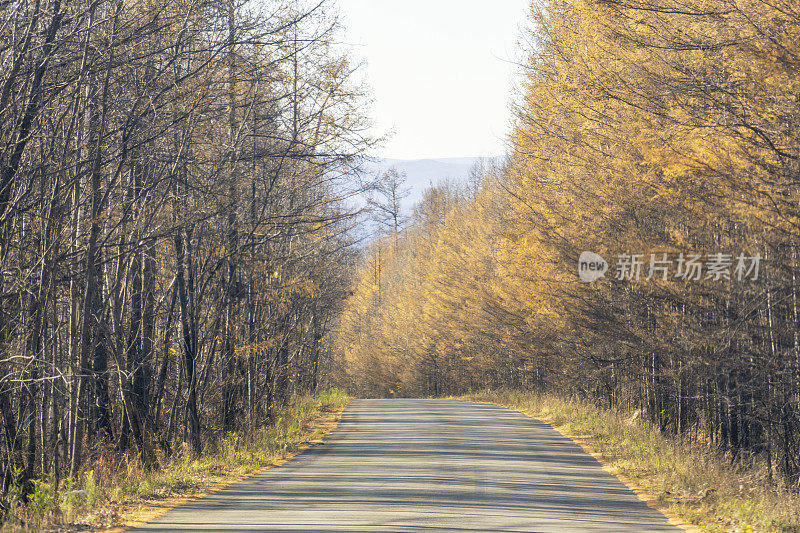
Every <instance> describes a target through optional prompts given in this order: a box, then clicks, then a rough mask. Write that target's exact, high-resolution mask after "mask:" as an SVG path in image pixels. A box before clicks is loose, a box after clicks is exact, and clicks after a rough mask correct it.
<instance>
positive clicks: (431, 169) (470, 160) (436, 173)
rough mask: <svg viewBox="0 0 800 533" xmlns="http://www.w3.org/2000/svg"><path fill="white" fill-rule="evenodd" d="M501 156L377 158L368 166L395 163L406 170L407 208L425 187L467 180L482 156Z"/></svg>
mask: <svg viewBox="0 0 800 533" xmlns="http://www.w3.org/2000/svg"><path fill="white" fill-rule="evenodd" d="M497 159H499V158H498V157H447V158H439V159H377V160H375V161H373V162H371V163H368V164H367V165H366V170H367V171H369V172H372V173H375V174H382V173H384V172H386V171H387V170H389V169H390V168H392V167H394V168H396V169H397V170H398V171H400V172H405V174H406V187H408V188H409V189H410V191H411V192H410V194H409V196H408V198H406V199H405V201H404V202H403V207H404V209H405V210H406V211H407V212H410V210H411V208H412V207H413V206H414V204H416V203H417V202H419V201H420V200H421V199H422V195H423V193H424V192H425V190H426V189H427V188H428V187H430V186H431V185H436V184H437V183H440V182H442V181H444V180H452V181H455V182H464V181H466V180H467V178H468V177H469V173H470V170H471V169H472V168H473V166H474V165H475V164H476V163H477V162H479V161H480V160H486V161H491V160H497Z"/></svg>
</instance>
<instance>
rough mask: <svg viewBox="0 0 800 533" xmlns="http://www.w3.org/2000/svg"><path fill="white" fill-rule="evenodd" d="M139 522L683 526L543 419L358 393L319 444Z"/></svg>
mask: <svg viewBox="0 0 800 533" xmlns="http://www.w3.org/2000/svg"><path fill="white" fill-rule="evenodd" d="M134 531H149V532H152V531H240V532H241V531H272V532H289V531H292V532H297V531H304V532H319V533H328V532H334V531H336V532H344V531H347V532H360V531H372V532H422V531H431V532H437V533H439V532H460V533H465V532H480V533H487V532H503V533H505V532H512V531H514V532H518V531H524V532H527V533H531V532H537V531H552V532H568V531H615V532H624V531H630V532H645V531H680V530H679V529H678V528H675V527H674V526H671V525H669V523H668V522H667V520H666V519H665V518H664V516H663V515H661V514H660V513H659V512H657V511H655V510H653V509H651V508H649V507H647V506H646V505H645V504H644V503H643V502H642V501H640V500H639V499H638V498H637V497H636V496H635V495H634V494H633V493H632V492H630V491H629V490H628V489H627V488H626V487H625V485H623V484H622V483H621V482H620V481H619V480H617V479H616V478H615V477H614V476H612V475H611V474H609V473H607V472H606V471H604V470H603V469H602V468H601V466H600V465H599V463H598V462H597V461H596V460H595V459H594V458H593V457H591V456H590V455H587V454H585V453H584V452H583V451H582V450H581V449H580V448H579V447H578V446H576V445H575V444H573V443H572V441H570V440H569V439H566V438H564V437H562V436H561V435H560V434H559V433H557V432H556V431H554V430H553V429H551V428H550V427H549V426H547V425H545V424H542V423H540V422H537V421H535V420H532V419H530V418H528V417H525V416H523V415H522V414H519V413H517V412H514V411H511V410H508V409H503V408H500V407H494V406H490V405H483V404H472V403H465V402H459V401H456V400H401V399H392V400H356V401H354V402H353V403H352V404H351V405H350V407H348V409H347V410H346V411H345V413H344V416H343V417H342V421H341V423H340V424H339V427H338V428H337V429H336V430H334V431H333V432H332V433H331V435H329V436H328V438H327V439H326V442H325V444H321V445H317V446H314V447H313V448H311V449H309V450H307V451H306V452H305V453H303V454H301V455H299V456H298V457H296V458H295V459H294V460H292V461H290V462H288V463H286V464H285V465H283V466H281V467H278V468H273V469H270V470H267V471H265V472H263V473H261V474H258V475H256V476H253V477H251V478H249V479H247V480H245V481H242V482H239V483H236V484H234V485H231V486H229V487H228V488H226V489H223V490H222V491H220V492H217V493H215V494H213V495H211V496H208V497H205V498H201V499H199V500H195V501H193V502H189V503H187V504H184V505H182V506H180V507H178V508H176V509H173V510H172V511H170V512H168V513H167V514H165V515H164V516H162V517H161V518H159V519H157V520H154V521H153V522H150V523H149V524H147V526H145V527H143V528H139V529H136V530H134Z"/></svg>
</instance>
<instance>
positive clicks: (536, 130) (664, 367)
mask: <svg viewBox="0 0 800 533" xmlns="http://www.w3.org/2000/svg"><path fill="white" fill-rule="evenodd" d="M533 6H534V7H533V8H532V10H531V14H532V24H531V28H530V32H529V33H528V34H527V35H528V37H529V39H528V40H527V50H528V55H527V60H526V62H525V64H524V71H525V83H524V86H523V87H522V88H521V89H522V90H521V91H520V94H519V96H518V97H517V99H516V109H515V111H516V122H515V124H514V129H513V133H512V136H511V141H512V149H511V153H510V155H509V157H508V158H507V160H506V161H505V162H504V163H503V164H501V165H494V166H491V165H489V166H487V168H476V171H475V172H474V176H473V179H472V180H471V182H470V183H469V184H467V185H464V186H458V185H453V184H444V185H442V186H439V187H435V188H433V189H431V190H430V191H428V193H427V195H426V197H425V199H424V200H423V201H422V202H421V203H420V204H419V205H418V206H417V208H416V210H415V213H414V216H413V217H412V218H411V220H410V221H409V222H408V223H407V224H406V225H405V226H404V227H399V228H398V227H397V225H395V227H393V228H392V227H389V228H388V229H387V231H386V232H385V236H384V237H383V238H381V239H379V240H377V241H375V242H374V243H372V244H371V246H370V248H369V250H368V253H367V257H366V259H365V260H364V263H363V265H362V266H361V268H360V273H359V276H358V278H357V280H356V281H355V283H354V287H353V293H352V295H351V296H350V297H349V299H348V301H347V303H346V307H345V310H344V312H343V314H342V317H341V321H340V327H339V328H338V330H337V334H336V340H335V346H336V350H337V353H338V354H339V356H340V361H341V364H342V365H343V368H344V371H345V372H346V374H345V377H344V378H343V379H344V380H345V381H346V383H347V384H348V386H349V387H351V388H352V389H353V390H355V391H358V392H359V393H361V394H365V395H368V396H392V395H397V396H418V395H446V394H457V393H461V392H465V391H468V390H476V389H480V388H485V387H514V388H521V389H535V390H542V391H554V392H556V393H559V394H574V395H578V396H581V397H583V398H590V399H593V400H594V401H596V402H597V403H599V404H601V405H605V406H610V407H613V408H617V409H622V410H628V411H630V412H634V411H636V410H638V411H639V412H640V413H642V414H643V416H644V418H645V419H646V420H648V421H649V422H652V423H653V424H655V425H656V426H657V427H659V428H660V429H661V430H662V431H663V432H666V433H669V434H673V435H678V436H681V437H682V438H684V439H694V440H695V441H698V442H706V443H708V444H710V445H712V446H714V447H715V448H717V449H721V450H723V451H726V452H727V453H729V454H730V455H731V456H733V457H736V456H751V457H761V458H763V460H764V462H765V463H766V464H767V465H768V468H769V473H770V474H773V473H774V474H775V478H776V480H780V481H781V482H783V483H785V484H787V485H788V486H793V487H797V486H798V484H800V302H798V298H800V280H798V279H797V276H798V272H800V270H799V267H800V257H798V254H799V253H800V208H799V206H800V203H798V200H800V140H799V139H798V135H797V132H798V131H800V100H798V95H800V76H798V73H800V8H799V6H798V4H797V3H796V2H794V1H793V0H713V1H712V0H546V1H544V2H534V3H533ZM583 252H594V253H596V254H599V256H601V257H602V258H604V259H605V260H606V261H607V262H608V266H609V269H608V271H607V272H606V273H605V276H604V277H602V278H600V279H598V280H596V281H592V282H589V283H587V282H584V281H582V280H581V278H580V276H579V274H580V272H581V271H580V270H579V258H580V257H581V255H582V254H583ZM589 257H593V256H589Z"/></svg>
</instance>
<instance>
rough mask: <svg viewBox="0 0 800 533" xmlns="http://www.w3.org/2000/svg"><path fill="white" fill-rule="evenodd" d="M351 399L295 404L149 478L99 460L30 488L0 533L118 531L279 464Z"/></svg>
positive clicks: (330, 394)
mask: <svg viewBox="0 0 800 533" xmlns="http://www.w3.org/2000/svg"><path fill="white" fill-rule="evenodd" d="M351 399H352V398H351V397H349V396H348V395H346V394H345V393H344V392H342V391H340V390H337V389H331V390H328V391H325V392H323V393H321V394H319V395H317V396H307V397H300V398H296V399H295V400H294V401H293V402H292V404H291V405H289V406H287V407H286V408H284V409H283V410H281V412H280V413H279V414H278V417H277V420H276V423H275V425H274V426H271V427H265V428H261V429H259V430H257V431H255V432H252V433H251V434H248V435H239V434H236V433H228V434H226V435H223V436H220V437H218V438H216V439H213V440H211V441H208V442H206V443H205V444H204V451H203V454H202V455H201V456H200V457H193V456H192V454H191V453H188V452H185V453H184V452H181V451H178V452H177V453H175V454H173V456H172V457H170V458H169V459H163V460H162V461H161V464H160V467H159V468H158V469H154V470H151V471H145V470H143V469H142V468H141V465H140V464H139V461H138V460H137V459H136V458H135V457H134V458H130V457H129V458H124V459H122V460H119V461H114V462H109V461H104V460H103V459H99V460H98V461H95V463H94V464H93V465H90V467H89V468H87V470H86V471H85V472H84V473H83V475H82V476H81V479H80V480H77V481H76V480H68V481H67V482H62V483H61V484H60V486H59V487H58V488H57V489H54V487H53V486H52V483H48V481H47V480H40V481H36V482H35V487H36V490H35V491H34V493H33V494H32V495H30V496H29V498H28V501H27V503H25V504H22V503H16V504H12V508H11V510H10V513H9V515H10V517H11V518H10V519H9V520H7V522H6V523H5V524H4V525H3V531H46V530H50V531H76V530H95V531H96V530H104V531H124V530H125V529H127V528H129V527H132V526H136V525H138V524H141V523H144V522H146V521H149V520H152V519H154V518H156V517H158V516H161V515H162V514H164V513H165V512H166V511H168V510H169V509H172V508H173V507H175V506H177V505H180V504H181V503H185V502H187V501H189V500H192V499H195V498H198V497H201V496H205V495H208V494H211V493H213V492H216V491H217V490H220V489H221V488H223V487H225V486H227V485H230V484H231V483H234V482H236V481H240V480H242V479H245V478H247V477H249V476H251V475H253V474H256V473H258V472H261V471H263V470H265V469H267V468H269V467H272V466H276V465H280V464H283V463H284V462H286V461H287V460H289V459H291V458H292V457H294V456H295V455H297V454H298V453H300V452H302V451H303V450H305V449H306V448H308V447H309V446H311V445H312V444H314V443H317V442H320V441H321V440H322V438H323V437H324V436H325V435H326V434H327V433H328V432H329V431H331V430H332V429H333V428H335V427H336V425H337V424H338V422H339V419H340V418H341V415H342V412H343V411H344V409H345V408H346V407H347V405H348V404H349V403H350V400H351ZM12 501H13V500H12Z"/></svg>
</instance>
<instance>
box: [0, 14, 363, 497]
mask: <svg viewBox="0 0 800 533" xmlns="http://www.w3.org/2000/svg"><path fill="white" fill-rule="evenodd" d="M339 31H340V30H339V24H338V22H337V18H336V16H335V14H334V13H332V12H331V11H330V9H329V6H327V4H324V3H322V2H314V3H303V2H295V1H283V0H275V1H261V2H249V1H245V0H222V1H209V0H0V64H1V65H2V69H1V70H0V376H1V377H0V415H2V422H1V423H0V441H1V442H0V468H2V489H3V494H5V493H6V491H7V490H8V489H9V486H10V485H11V484H14V486H16V487H17V489H19V487H20V486H21V487H23V489H22V490H25V488H24V487H25V486H26V483H28V481H29V480H31V479H42V478H45V477H47V478H48V479H50V480H51V481H52V482H53V486H54V487H58V486H59V480H61V481H63V480H65V479H66V478H67V477H70V478H72V479H75V478H76V476H79V474H80V473H81V472H82V471H83V470H84V469H87V468H89V467H90V466H89V465H92V464H94V462H95V461H96V460H100V459H102V458H103V457H105V458H106V459H108V460H113V458H114V457H115V456H121V455H122V454H126V453H130V454H131V455H132V456H135V457H138V458H140V460H141V464H142V465H144V466H145V467H147V466H148V464H150V465H152V464H154V458H156V457H163V456H164V455H167V456H168V455H169V454H171V453H173V452H174V451H175V449H176V447H177V445H178V444H180V443H186V444H185V445H181V446H182V447H183V448H188V449H189V450H190V451H194V452H195V453H199V452H200V450H201V448H202V446H203V445H204V442H206V439H207V437H209V436H212V435H215V434H220V433H223V432H226V431H231V430H247V429H248V428H253V427H257V426H260V425H263V424H267V423H269V422H270V420H271V417H272V416H274V413H275V411H276V409H277V408H278V407H280V406H281V405H282V404H283V403H285V402H286V401H287V399H288V398H290V396H291V395H292V394H293V393H294V392H296V391H303V390H313V389H314V388H315V387H316V385H317V380H318V377H319V375H320V368H321V366H323V365H325V364H326V361H327V356H326V354H325V347H324V344H323V342H322V339H323V338H324V336H325V334H326V332H327V331H328V329H329V328H330V326H331V323H332V322H331V321H332V318H333V317H334V316H335V314H336V312H337V309H338V307H339V306H340V303H341V302H342V300H343V298H344V296H345V293H346V291H347V290H348V285H347V283H348V280H347V277H346V276H347V272H348V271H349V270H350V268H351V266H352V265H353V264H354V260H355V256H354V252H353V249H354V248H353V246H352V242H351V241H352V239H353V234H352V232H351V228H352V226H353V224H354V218H353V213H352V212H351V209H348V205H349V204H350V203H351V202H349V200H348V199H349V198H351V197H352V196H353V195H354V194H357V193H359V187H360V186H359V185H358V184H357V180H354V179H353V178H352V176H353V174H354V172H355V171H356V170H357V168H358V166H359V164H360V163H359V162H360V160H361V158H362V156H363V154H364V152H365V150H367V149H368V148H369V147H370V146H371V144H372V141H371V140H370V139H369V138H368V137H367V136H366V135H365V131H366V128H367V127H368V123H367V121H366V119H365V117H364V115H363V111H362V109H363V103H364V99H365V94H364V91H363V89H362V87H361V86H360V82H358V81H357V80H354V79H353V72H354V70H355V67H356V66H355V65H354V64H352V62H351V61H350V60H349V59H348V57H347V54H346V51H344V50H343V49H341V48H340V47H339V45H337V42H338V37H337V35H338V33H339Z"/></svg>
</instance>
